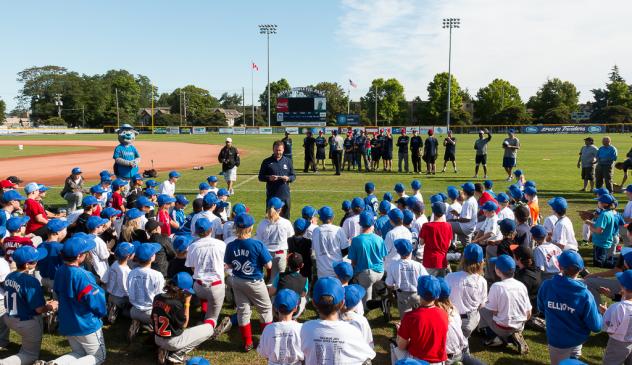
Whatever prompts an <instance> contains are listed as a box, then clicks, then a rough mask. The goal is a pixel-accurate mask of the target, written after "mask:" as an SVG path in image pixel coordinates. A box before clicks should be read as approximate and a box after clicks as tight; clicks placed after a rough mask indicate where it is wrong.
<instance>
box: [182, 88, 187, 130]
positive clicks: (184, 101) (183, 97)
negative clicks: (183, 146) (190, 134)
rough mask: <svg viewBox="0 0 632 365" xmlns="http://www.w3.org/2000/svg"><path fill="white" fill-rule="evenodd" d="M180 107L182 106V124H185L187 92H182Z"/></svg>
mask: <svg viewBox="0 0 632 365" xmlns="http://www.w3.org/2000/svg"><path fill="white" fill-rule="evenodd" d="M182 105H183V106H184V123H187V92H186V91H183V92H182Z"/></svg>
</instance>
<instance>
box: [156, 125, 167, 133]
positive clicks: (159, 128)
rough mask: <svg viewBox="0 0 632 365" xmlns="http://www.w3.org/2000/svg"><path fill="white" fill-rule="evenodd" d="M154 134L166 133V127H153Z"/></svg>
mask: <svg viewBox="0 0 632 365" xmlns="http://www.w3.org/2000/svg"><path fill="white" fill-rule="evenodd" d="M154 134H167V128H165V127H155V128H154Z"/></svg>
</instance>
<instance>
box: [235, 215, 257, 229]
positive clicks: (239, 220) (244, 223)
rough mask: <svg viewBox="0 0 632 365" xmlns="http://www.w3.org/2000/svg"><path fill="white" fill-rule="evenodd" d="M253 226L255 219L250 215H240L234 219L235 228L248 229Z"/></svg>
mask: <svg viewBox="0 0 632 365" xmlns="http://www.w3.org/2000/svg"><path fill="white" fill-rule="evenodd" d="M254 224H255V219H254V218H252V216H251V215H250V214H247V213H241V214H238V215H237V216H236V217H235V227H237V228H248V227H252V226H253V225H254Z"/></svg>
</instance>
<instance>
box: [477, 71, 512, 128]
mask: <svg viewBox="0 0 632 365" xmlns="http://www.w3.org/2000/svg"><path fill="white" fill-rule="evenodd" d="M515 106H518V107H523V108H524V104H523V103H522V100H521V99H520V93H519V92H518V88H517V87H515V86H514V85H512V84H510V83H509V81H506V80H502V79H494V80H493V81H492V82H490V83H489V84H488V85H487V86H485V87H482V88H480V89H479V90H478V92H477V93H476V100H474V116H475V117H476V118H477V119H478V120H479V122H480V123H481V124H485V123H496V122H497V120H495V116H496V115H498V114H499V113H501V112H502V111H503V110H504V109H506V108H511V107H515Z"/></svg>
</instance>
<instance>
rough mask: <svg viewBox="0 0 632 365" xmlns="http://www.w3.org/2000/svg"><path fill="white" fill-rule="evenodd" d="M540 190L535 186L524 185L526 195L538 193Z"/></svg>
mask: <svg viewBox="0 0 632 365" xmlns="http://www.w3.org/2000/svg"><path fill="white" fill-rule="evenodd" d="M537 193H538V190H537V189H536V188H534V187H533V186H525V187H524V195H536V194H537Z"/></svg>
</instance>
